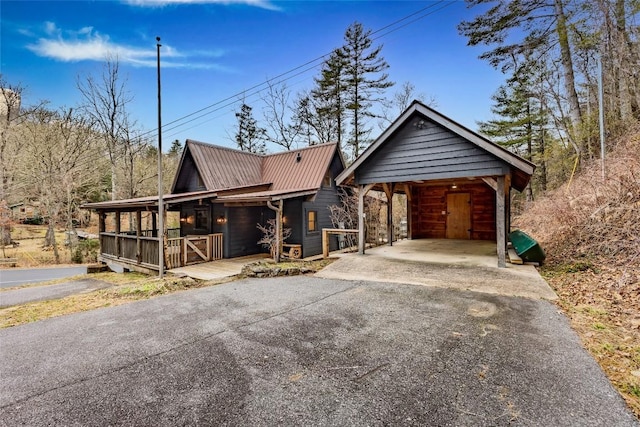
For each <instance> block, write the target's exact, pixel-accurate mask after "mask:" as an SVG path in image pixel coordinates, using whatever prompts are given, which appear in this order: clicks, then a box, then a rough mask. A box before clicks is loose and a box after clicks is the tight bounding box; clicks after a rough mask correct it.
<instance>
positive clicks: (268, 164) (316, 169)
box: [183, 140, 337, 191]
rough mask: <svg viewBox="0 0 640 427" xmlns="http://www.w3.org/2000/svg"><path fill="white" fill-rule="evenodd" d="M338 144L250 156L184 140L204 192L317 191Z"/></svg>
mask: <svg viewBox="0 0 640 427" xmlns="http://www.w3.org/2000/svg"><path fill="white" fill-rule="evenodd" d="M336 148H337V144H320V145H313V146H311V147H305V148H301V149H298V150H291V151H285V152H282V153H276V154H265V155H260V154H252V153H247V152H244V151H238V150H234V149H231V148H227V147H220V146H217V145H209V144H205V143H202V142H197V141H192V140H187V144H186V148H185V154H183V157H184V155H186V150H189V151H190V153H191V156H192V157H193V160H194V162H195V164H196V167H197V168H198V172H199V173H200V177H201V178H202V180H203V181H204V184H205V187H206V188H207V190H214V189H222V188H230V187H239V186H244V185H255V184H262V183H270V184H271V188H270V189H271V190H275V191H284V190H287V191H297V190H308V189H310V188H315V189H318V188H320V185H321V184H322V179H323V178H324V175H325V173H326V172H327V169H328V168H329V165H330V164H331V160H332V159H333V156H334V154H335V153H336Z"/></svg>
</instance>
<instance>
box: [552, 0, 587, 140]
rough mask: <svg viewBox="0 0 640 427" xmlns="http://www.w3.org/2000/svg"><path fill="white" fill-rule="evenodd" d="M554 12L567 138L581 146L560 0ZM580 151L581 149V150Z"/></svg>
mask: <svg viewBox="0 0 640 427" xmlns="http://www.w3.org/2000/svg"><path fill="white" fill-rule="evenodd" d="M555 12H556V18H557V24H556V31H557V33H558V44H559V46H560V58H561V62H562V70H563V80H564V88H565V92H566V96H567V99H568V101H569V117H570V119H571V123H570V124H569V129H568V131H569V132H568V133H569V138H572V139H573V140H574V141H575V143H576V145H577V146H579V147H581V146H582V143H581V141H580V140H581V137H580V125H581V123H582V112H581V110H580V101H579V100H578V93H577V91H576V82H575V77H574V73H573V60H572V59H571V47H570V45H569V33H568V31H567V18H566V16H565V14H564V9H563V5H562V0H555ZM581 151H582V150H581Z"/></svg>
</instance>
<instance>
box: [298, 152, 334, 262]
mask: <svg viewBox="0 0 640 427" xmlns="http://www.w3.org/2000/svg"><path fill="white" fill-rule="evenodd" d="M330 170H331V177H332V179H331V187H323V188H321V189H320V191H318V193H317V194H316V197H315V199H314V201H313V202H304V203H303V204H302V226H303V230H304V240H303V243H302V256H303V257H305V258H306V257H310V256H314V255H320V254H321V253H322V229H323V228H334V226H333V223H332V222H331V213H330V211H329V206H330V205H339V204H340V197H339V196H338V189H337V187H336V183H335V177H336V176H337V175H338V174H340V172H342V170H343V167H342V162H341V161H340V159H339V158H338V156H337V155H336V156H334V158H333V161H332V162H331V165H330ZM310 210H315V211H316V212H318V218H317V221H318V227H317V229H318V231H316V232H313V233H308V232H307V212H308V211H310ZM329 239H330V243H329V249H330V250H332V251H335V250H337V249H338V236H336V235H332V236H330V237H329Z"/></svg>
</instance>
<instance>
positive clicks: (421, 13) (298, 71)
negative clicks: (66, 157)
mask: <svg viewBox="0 0 640 427" xmlns="http://www.w3.org/2000/svg"><path fill="white" fill-rule="evenodd" d="M454 3H455V0H449V1H445V0H439V1H437V2H434V3H431V4H430V5H429V6H426V7H423V8H421V9H419V10H417V11H416V12H413V13H410V14H409V15H406V16H404V17H402V18H400V19H398V20H396V21H394V22H392V23H390V24H387V25H385V26H383V27H381V28H378V29H377V30H375V31H372V32H371V35H375V34H379V33H381V34H379V35H378V36H376V37H374V38H373V39H372V40H378V39H381V38H383V37H385V36H387V35H389V34H392V33H394V32H396V31H398V30H400V29H402V28H405V27H407V26H409V25H411V24H413V23H415V22H417V21H419V20H422V19H424V18H426V17H428V16H431V15H433V14H435V13H437V12H439V11H441V10H442V9H444V8H446V7H449V6H451V5H452V4H454ZM436 6H440V7H438V8H435V7H436ZM434 8H435V9H434ZM430 9H432V10H430ZM412 18H413V19H412ZM405 21H407V22H405ZM400 23H403V24H402V25H399V26H398V24H400ZM387 29H389V31H386V32H384V31H385V30H387ZM330 54H331V52H329V53H326V54H324V55H321V56H318V57H316V58H315V59H312V60H310V61H307V62H305V63H303V64H301V65H298V66H296V67H294V68H291V69H289V70H287V71H285V72H283V73H280V74H278V75H277V76H275V77H272V78H270V79H267V80H265V81H263V82H261V83H258V84H255V85H253V86H251V87H249V88H248V89H245V90H243V91H242V92H238V93H236V94H234V95H230V96H228V97H226V98H224V99H221V100H219V101H216V102H214V103H212V104H210V105H208V106H206V107H203V108H200V109H199V110H196V111H194V112H192V113H189V114H187V115H185V116H182V117H179V118H177V119H175V120H172V121H170V122H168V123H165V124H163V125H162V129H163V131H164V132H169V131H172V130H176V129H179V128H181V127H183V126H185V125H187V124H189V123H193V122H194V121H196V120H198V119H202V118H204V117H207V116H209V115H211V114H213V113H215V112H218V111H220V110H223V109H225V108H228V107H230V106H232V105H234V104H235V103H236V101H235V99H237V98H238V97H241V96H243V95H244V96H248V97H252V96H255V95H257V94H259V93H260V92H261V91H262V90H264V89H265V88H266V86H268V85H270V84H271V85H277V84H281V83H284V82H286V81H288V80H290V79H292V78H294V77H297V76H300V75H302V74H304V73H306V72H308V71H310V70H313V69H315V68H316V67H317V66H318V65H319V64H316V63H317V62H319V61H321V60H324V59H325V58H326V57H327V56H329V55H330ZM305 67H306V68H305ZM292 73H295V74H292ZM290 74H291V75H290ZM285 76H288V77H285ZM277 79H279V80H278V81H275V80H277ZM274 81H275V82H274ZM247 92H249V94H248V95H247ZM214 107H215V108H214ZM207 110H210V111H207ZM224 114H227V113H226V112H225V113H223V114H221V115H218V116H216V117H211V118H209V119H207V120H205V121H203V122H201V123H197V124H195V125H193V126H191V127H188V128H186V129H182V130H181V131H180V132H184V131H186V130H189V129H193V128H195V127H197V126H201V125H203V124H204V123H207V122H209V121H212V120H215V119H216V118H220V117H222V116H223V115H224ZM193 116H196V117H193ZM186 119H189V120H186ZM157 130H158V129H157V128H156V129H153V130H150V131H146V132H142V133H140V134H138V135H137V137H139V138H143V139H147V138H148V139H147V140H150V139H152V137H153V136H155V135H156V133H157ZM177 134H178V132H175V133H173V134H172V135H169V136H168V137H169V138H170V137H172V136H175V135H177ZM145 137H146V138H145ZM149 146H151V144H149ZM104 157H105V153H95V154H94V155H92V156H90V157H88V158H86V159H82V161H81V162H78V164H77V166H78V167H79V168H81V167H86V166H88V165H90V164H92V163H95V162H97V161H99V160H104ZM29 185H30V184H28V183H22V184H20V183H18V185H16V186H13V187H12V189H11V190H12V191H16V190H18V191H19V190H20V189H24V188H26V187H28V186H29Z"/></svg>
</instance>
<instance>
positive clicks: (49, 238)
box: [44, 219, 60, 264]
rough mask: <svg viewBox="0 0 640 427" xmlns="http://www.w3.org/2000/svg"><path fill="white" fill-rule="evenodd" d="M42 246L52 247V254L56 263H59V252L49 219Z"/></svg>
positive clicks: (51, 222)
mask: <svg viewBox="0 0 640 427" xmlns="http://www.w3.org/2000/svg"><path fill="white" fill-rule="evenodd" d="M44 246H45V247H47V248H49V247H50V248H53V256H54V257H55V260H56V264H60V253H59V252H58V245H57V244H56V233H55V230H54V226H53V221H52V220H51V219H49V225H48V226H47V234H45V236H44Z"/></svg>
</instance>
